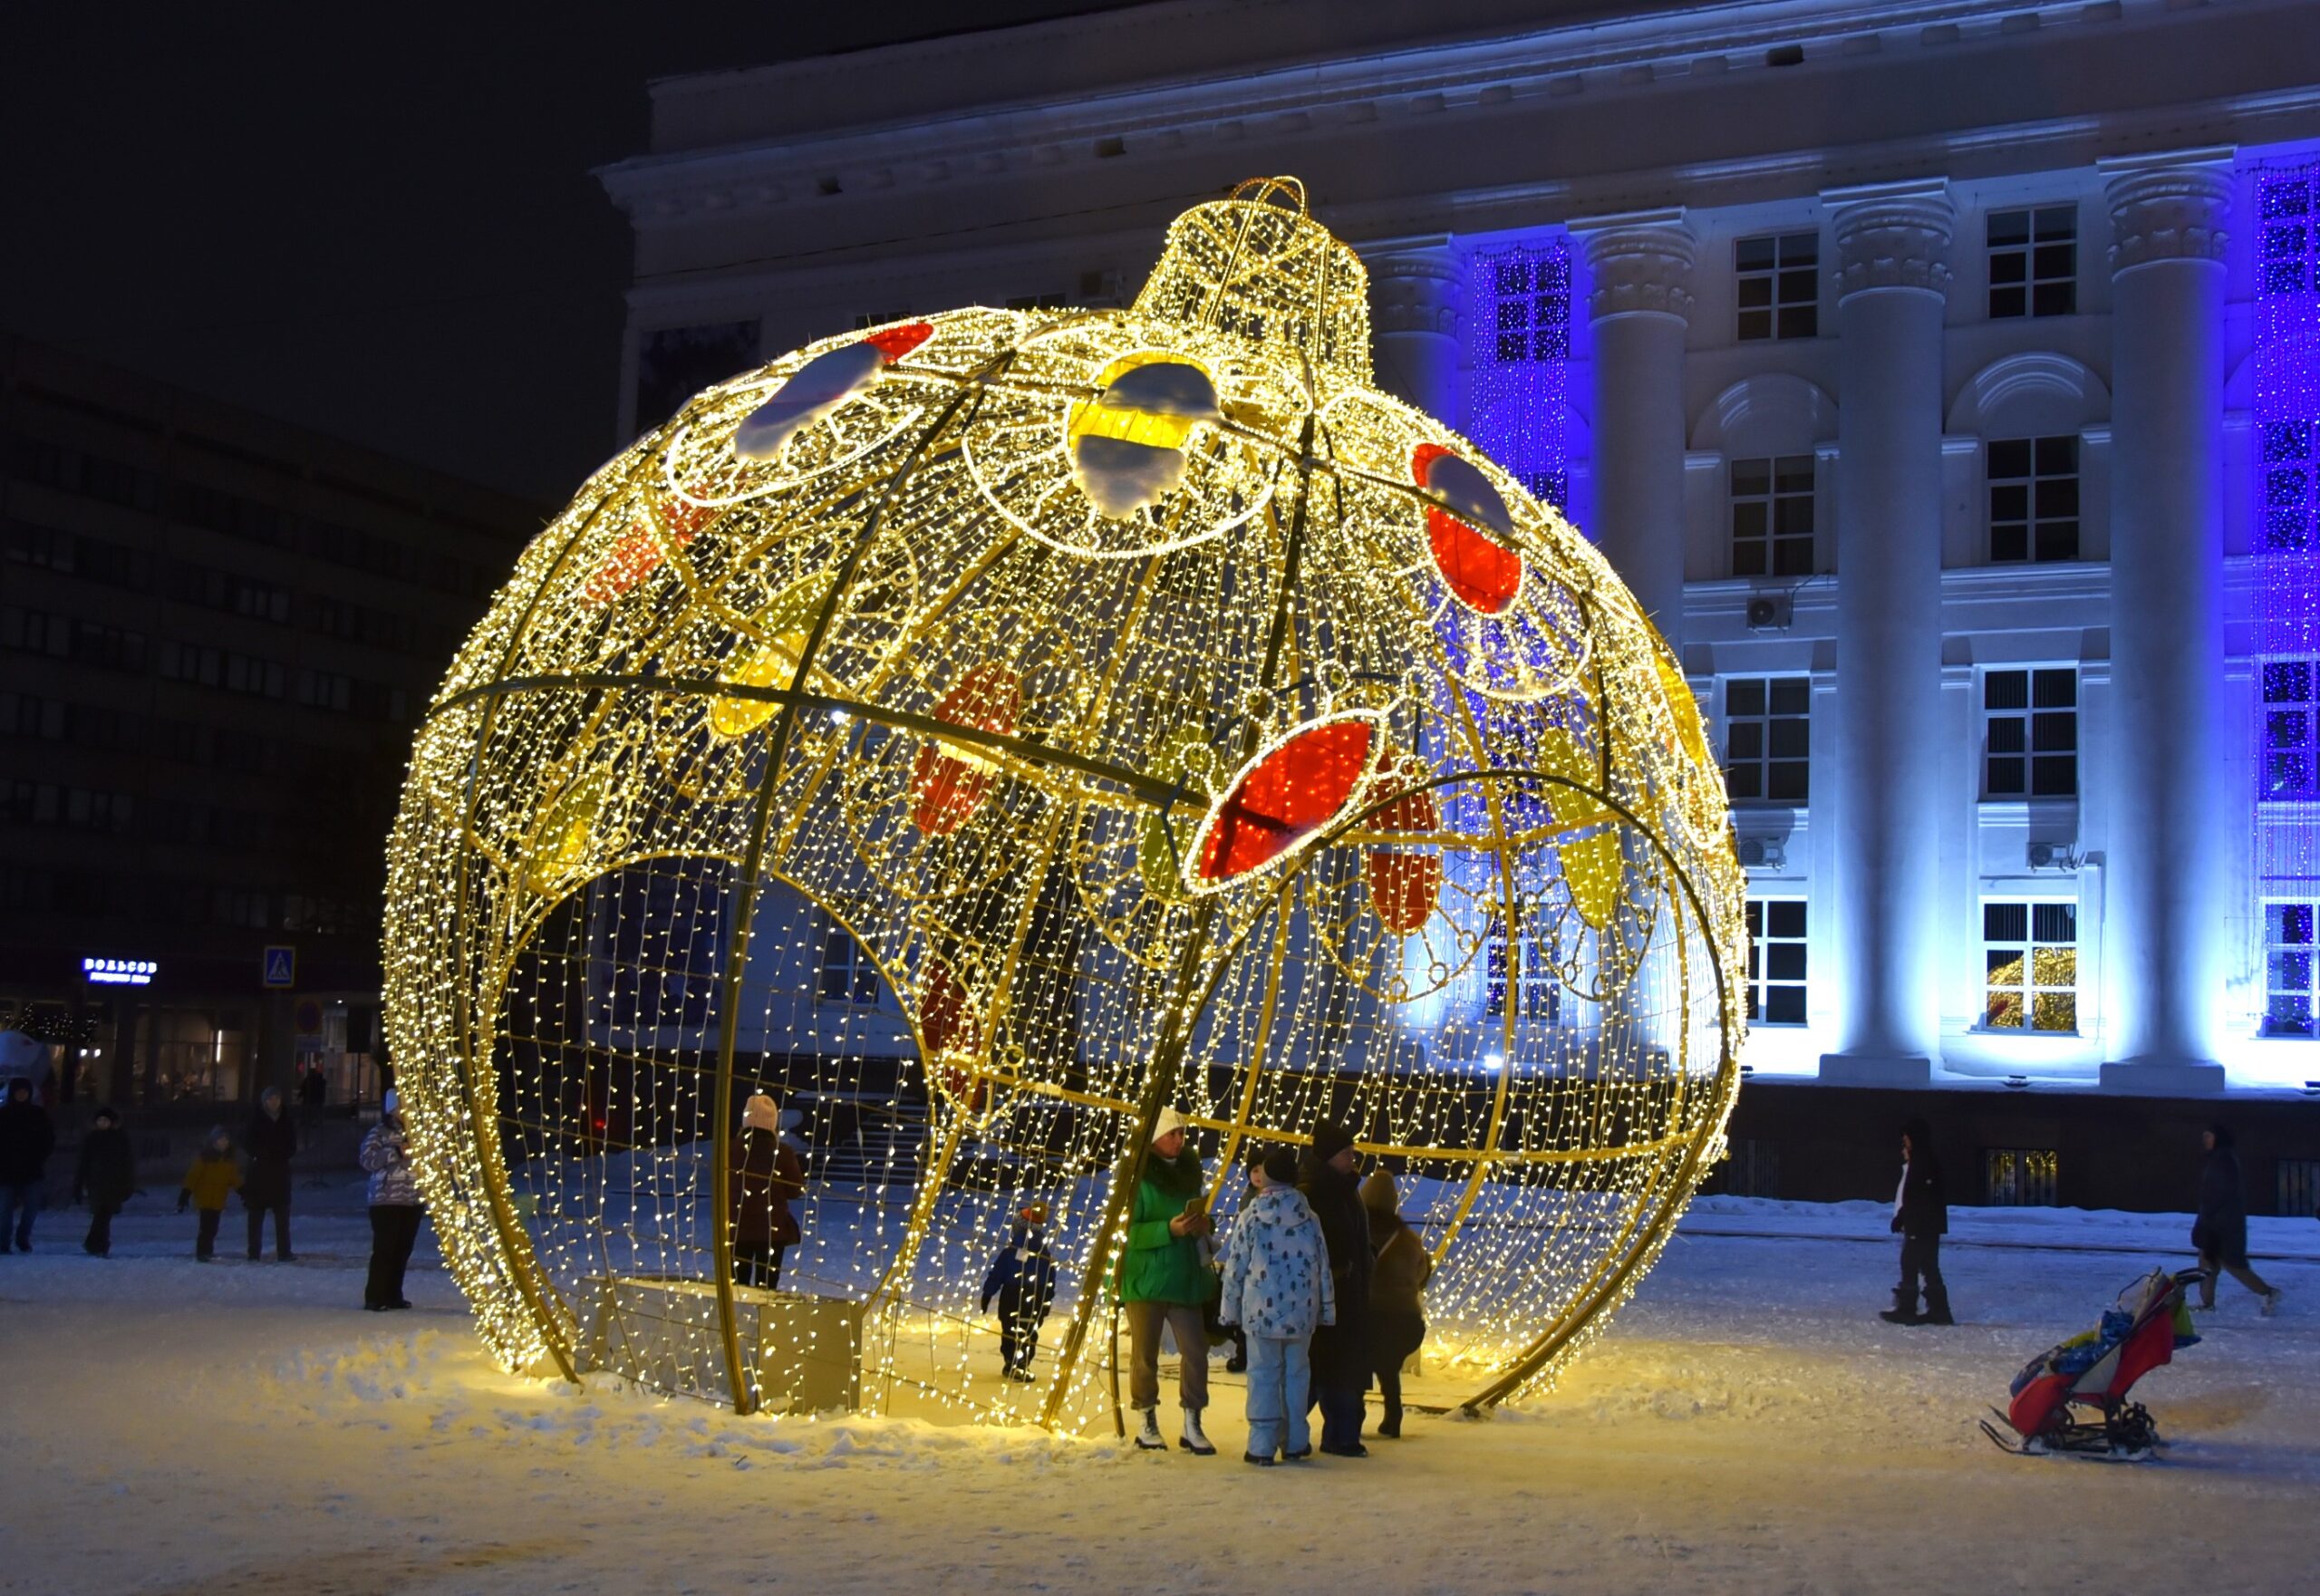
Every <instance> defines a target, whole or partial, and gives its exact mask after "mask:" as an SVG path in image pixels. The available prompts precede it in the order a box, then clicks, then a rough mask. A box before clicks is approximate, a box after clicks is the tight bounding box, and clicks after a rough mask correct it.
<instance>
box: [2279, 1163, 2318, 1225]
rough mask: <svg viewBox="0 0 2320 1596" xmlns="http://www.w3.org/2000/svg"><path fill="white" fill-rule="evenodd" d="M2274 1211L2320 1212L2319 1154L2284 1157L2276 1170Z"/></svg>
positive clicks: (2292, 1212)
mask: <svg viewBox="0 0 2320 1596" xmlns="http://www.w3.org/2000/svg"><path fill="white" fill-rule="evenodd" d="M2275 1179H2276V1181H2277V1192H2276V1195H2275V1198H2274V1202H2273V1206H2272V1212H2273V1213H2275V1214H2280V1215H2282V1216H2283V1217H2285V1216H2286V1215H2288V1214H2296V1215H2298V1216H2299V1217H2300V1216H2302V1215H2304V1214H2314V1215H2315V1216H2320V1158H2283V1159H2281V1160H2280V1161H2279V1163H2278V1165H2277V1167H2276V1170H2275Z"/></svg>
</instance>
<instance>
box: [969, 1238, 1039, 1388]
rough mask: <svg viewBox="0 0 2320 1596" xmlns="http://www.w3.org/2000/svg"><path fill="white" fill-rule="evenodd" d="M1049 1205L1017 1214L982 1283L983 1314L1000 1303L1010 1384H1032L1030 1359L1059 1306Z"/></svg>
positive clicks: (1003, 1356)
mask: <svg viewBox="0 0 2320 1596" xmlns="http://www.w3.org/2000/svg"><path fill="white" fill-rule="evenodd" d="M1047 1223H1048V1205H1047V1204H1045V1203H1026V1204H1023V1206H1022V1207H1020V1208H1019V1209H1017V1210H1016V1213H1015V1228H1014V1230H1013V1231H1012V1232H1011V1233H1010V1234H1009V1235H1008V1238H1007V1246H1006V1249H1005V1250H1004V1251H1002V1252H1001V1253H1000V1254H999V1256H998V1257H996V1258H994V1259H992V1260H991V1272H990V1273H988V1274H986V1275H984V1276H983V1277H982V1309H983V1311H984V1312H986V1313H988V1312H990V1311H991V1302H992V1301H994V1300H996V1301H998V1303H999V1359H1000V1365H1001V1369H1002V1372H1004V1373H1005V1375H1006V1376H1007V1378H1009V1379H1010V1380H1021V1381H1023V1382H1024V1383H1026V1384H1029V1382H1030V1380H1031V1378H1032V1375H1031V1358H1032V1355H1033V1354H1035V1353H1036V1352H1038V1351H1039V1325H1040V1323H1041V1322H1042V1321H1043V1320H1046V1318H1047V1316H1048V1309H1049V1306H1051V1305H1052V1304H1053V1303H1054V1301H1055V1255H1054V1254H1053V1253H1049V1251H1048V1243H1047V1235H1046V1231H1047Z"/></svg>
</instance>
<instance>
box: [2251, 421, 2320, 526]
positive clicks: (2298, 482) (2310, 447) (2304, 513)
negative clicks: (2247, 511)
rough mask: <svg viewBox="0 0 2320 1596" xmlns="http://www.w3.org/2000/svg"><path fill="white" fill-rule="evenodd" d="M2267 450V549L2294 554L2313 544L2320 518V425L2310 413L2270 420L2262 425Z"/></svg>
mask: <svg viewBox="0 0 2320 1596" xmlns="http://www.w3.org/2000/svg"><path fill="white" fill-rule="evenodd" d="M2315 436H2320V423H2315V422H2314V421H2313V420H2312V418H2310V417H2309V416H2296V417H2290V418H2288V419H2287V420H2285V421H2265V422H2263V423H2262V424H2261V426H2260V427H2259V428H2258V437H2257V444H2258V447H2259V449H2260V450H2261V451H2262V453H2263V471H2264V485H2263V494H2264V504H2263V515H2264V523H2263V530H2262V534H2261V536H2262V538H2263V544H2262V547H2264V548H2267V549H2286V550H2290V551H2295V552H2301V551H2302V550H2305V549H2307V548H2310V547H2312V527H2313V524H2314V521H2315V519H2316V518H2320V471H2315V470H2314V469H2312V463H2313V457H2314V455H2315V453H2320V449H2315Z"/></svg>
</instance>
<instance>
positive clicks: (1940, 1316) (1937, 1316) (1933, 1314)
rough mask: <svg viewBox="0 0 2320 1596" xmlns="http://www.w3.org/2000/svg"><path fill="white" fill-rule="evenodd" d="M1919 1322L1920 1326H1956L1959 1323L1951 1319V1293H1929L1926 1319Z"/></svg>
mask: <svg viewBox="0 0 2320 1596" xmlns="http://www.w3.org/2000/svg"><path fill="white" fill-rule="evenodd" d="M1918 1322H1919V1324H1956V1323H1957V1320H1954V1319H1952V1318H1950V1317H1949V1293H1948V1291H1928V1292H1927V1293H1926V1294H1925V1317H1924V1318H1923V1319H1920V1320H1918Z"/></svg>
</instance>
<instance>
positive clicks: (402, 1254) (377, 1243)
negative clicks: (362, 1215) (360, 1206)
mask: <svg viewBox="0 0 2320 1596" xmlns="http://www.w3.org/2000/svg"><path fill="white" fill-rule="evenodd" d="M425 1216H426V1210H425V1209H423V1208H421V1207H420V1205H419V1204H416V1203H374V1204H372V1205H371V1277H370V1279H369V1280H368V1281H367V1282H364V1284H363V1287H362V1306H364V1307H365V1308H391V1307H393V1306H394V1305H395V1304H396V1303H397V1302H400V1301H402V1300H403V1297H402V1272H403V1271H404V1270H405V1269H407V1268H409V1267H410V1265H411V1246H412V1244H413V1243H416V1242H417V1241H418V1240H419V1222H420V1219H422V1218H424V1217H425Z"/></svg>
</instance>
